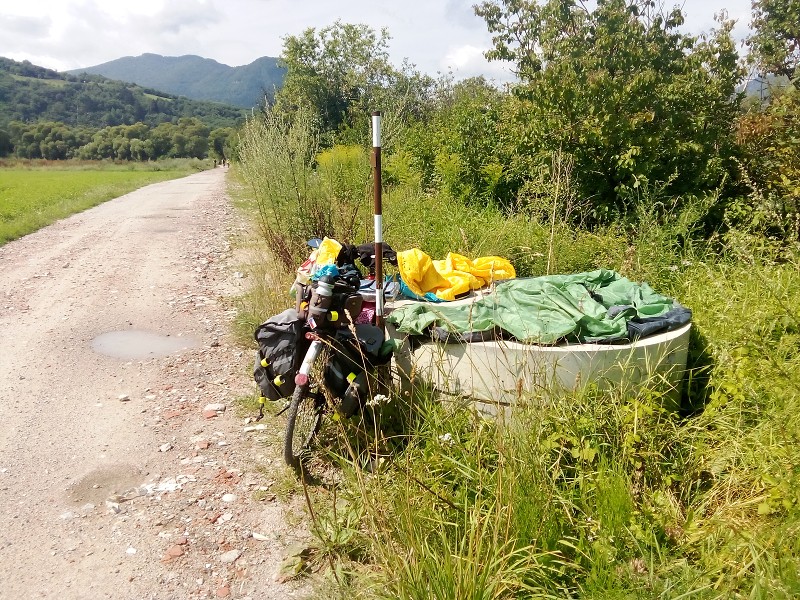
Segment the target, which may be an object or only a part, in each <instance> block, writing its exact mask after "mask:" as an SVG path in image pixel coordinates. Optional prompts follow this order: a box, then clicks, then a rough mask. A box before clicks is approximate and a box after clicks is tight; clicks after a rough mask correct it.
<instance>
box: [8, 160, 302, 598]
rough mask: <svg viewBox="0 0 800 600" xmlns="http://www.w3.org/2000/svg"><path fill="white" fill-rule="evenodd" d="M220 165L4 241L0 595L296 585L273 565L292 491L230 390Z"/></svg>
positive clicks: (228, 262)
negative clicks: (287, 492)
mask: <svg viewBox="0 0 800 600" xmlns="http://www.w3.org/2000/svg"><path fill="white" fill-rule="evenodd" d="M225 172H226V170H225V169H223V168H217V169H213V170H209V171H204V172H201V173H197V174H194V175H191V176H189V177H185V178H183V179H179V180H174V181H168V182H163V183H158V184H155V185H151V186H148V187H145V188H142V189H140V190H138V191H136V192H133V193H131V194H127V195H125V196H122V197H120V198H117V199H115V200H112V201H110V202H107V203H105V204H103V205H101V206H98V207H96V208H93V209H91V210H88V211H86V212H84V213H81V214H78V215H75V216H73V217H70V218H68V219H65V220H62V221H60V222H58V223H55V224H54V225H52V226H50V227H47V228H45V229H42V230H40V231H38V232H36V233H34V234H32V235H29V236H26V237H25V238H22V239H20V240H17V241H15V242H11V243H9V244H7V245H5V246H3V247H0V598H9V599H11V598H26V599H28V598H59V599H66V600H69V599H77V598H86V599H92V600H95V599H98V598H114V599H118V600H119V599H128V598H130V599H134V598H135V599H137V600H141V599H147V598H159V599H160V598H205V597H230V598H251V599H253V600H256V599H259V598H265V599H270V598H286V597H293V596H295V595H296V597H301V596H302V592H303V590H302V589H298V587H297V586H296V584H295V585H294V586H293V585H292V584H285V585H284V584H279V583H277V582H276V573H277V572H278V568H279V565H280V561H281V559H282V557H283V555H284V553H285V550H286V546H287V545H288V544H290V543H292V542H294V541H296V539H297V538H298V536H299V537H302V534H299V533H296V532H292V531H291V530H288V529H287V527H286V525H285V524H284V516H285V513H286V511H287V510H294V509H296V507H294V508H292V507H287V506H284V505H282V504H281V503H280V502H279V501H278V500H276V499H275V497H274V495H270V493H269V485H270V483H271V482H270V481H269V478H270V475H269V470H267V471H266V472H265V471H263V469H264V468H265V465H267V466H269V464H275V465H277V460H274V459H273V457H272V456H270V455H269V454H267V455H266V456H264V455H260V456H259V452H261V453H262V454H263V452H264V445H263V444H261V445H259V443H258V442H257V441H253V439H252V437H248V436H252V435H253V434H246V433H243V422H242V415H241V414H238V413H237V412H236V408H235V406H234V405H233V402H232V401H233V400H234V399H235V398H236V397H237V396H241V395H244V394H250V393H251V392H252V389H253V388H252V387H251V384H250V381H249V380H248V377H249V369H250V358H249V357H250V352H251V351H250V349H248V348H241V347H237V345H236V344H235V343H233V342H232V340H231V339H230V336H229V326H230V322H231V321H232V319H233V317H234V315H235V310H233V309H232V308H231V302H230V297H231V294H234V293H237V291H239V290H240V288H238V287H237V286H240V285H241V282H242V280H241V279H240V278H237V276H236V275H239V274H236V273H235V272H234V269H235V267H236V265H235V264H234V263H233V260H232V256H233V254H232V251H231V249H230V247H229V241H228V240H229V237H230V235H231V234H233V233H236V232H237V231H239V230H240V229H241V225H240V223H239V220H238V217H237V216H236V215H235V214H234V212H233V210H232V209H231V208H230V201H229V198H228V196H227V194H226V191H225V189H226V188H225ZM211 404H218V405H220V406H217V407H216V408H217V409H225V410H213V409H214V408H215V407H211V409H210V412H209V410H205V412H204V409H208V408H209V405H211ZM263 435H275V436H279V435H280V433H279V432H267V433H266V434H263ZM274 468H275V469H278V467H277V466H275V467H274ZM259 469H261V470H259Z"/></svg>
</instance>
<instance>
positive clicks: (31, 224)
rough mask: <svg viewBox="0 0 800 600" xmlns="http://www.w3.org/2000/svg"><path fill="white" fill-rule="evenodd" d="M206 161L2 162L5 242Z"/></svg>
mask: <svg viewBox="0 0 800 600" xmlns="http://www.w3.org/2000/svg"><path fill="white" fill-rule="evenodd" d="M205 166H206V165H205V163H204V162H203V161H197V160H170V161H165V162H156V163H124V164H119V163H104V162H88V161H75V162H74V163H73V162H70V161H61V162H57V163H56V162H54V161H4V162H2V163H0V245H2V244H5V243H7V242H9V241H11V240H14V239H17V238H20V237H22V236H24V235H27V234H29V233H32V232H34V231H36V230H37V229H41V228H42V227H46V226H47V225H50V224H51V223H54V222H55V221H57V220H59V219H63V218H65V217H68V216H70V215H72V214H75V213H78V212H81V211H83V210H86V209H88V208H91V207H93V206H96V205H98V204H101V203H102V202H105V201H107V200H110V199H112V198H116V197H117V196H121V195H123V194H126V193H128V192H131V191H133V190H135V189H138V188H140V187H143V186H145V185H149V184H151V183H157V182H159V181H165V180H167V179H175V178H177V177H183V176H185V175H188V174H190V173H193V172H196V171H197V170H202V169H203V168H205Z"/></svg>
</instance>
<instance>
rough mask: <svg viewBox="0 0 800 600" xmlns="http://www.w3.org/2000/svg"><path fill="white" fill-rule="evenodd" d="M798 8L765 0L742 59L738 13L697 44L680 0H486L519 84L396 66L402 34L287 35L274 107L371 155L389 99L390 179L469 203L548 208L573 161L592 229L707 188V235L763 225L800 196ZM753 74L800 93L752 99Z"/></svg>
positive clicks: (580, 206) (328, 138)
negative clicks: (309, 119) (551, 189)
mask: <svg viewBox="0 0 800 600" xmlns="http://www.w3.org/2000/svg"><path fill="white" fill-rule="evenodd" d="M799 11H800V8H798V7H797V5H796V3H788V4H787V3H785V2H779V1H778V0H756V1H755V2H754V3H753V21H752V27H753V34H752V35H751V37H750V38H749V39H748V41H747V43H748V45H749V47H750V54H749V57H748V58H747V60H745V59H743V57H742V56H740V54H739V52H738V51H737V47H736V44H735V43H734V40H733V38H732V35H731V33H732V29H733V25H734V23H733V21H732V20H730V19H729V18H728V17H727V14H726V13H724V12H723V13H722V14H720V15H718V16H717V25H716V26H715V28H713V29H712V30H711V31H710V32H706V33H703V34H702V35H699V36H693V35H689V34H687V33H684V32H683V31H682V30H681V26H682V25H683V21H684V18H683V13H682V11H681V10H680V9H679V8H675V9H670V10H666V9H665V8H664V7H663V5H662V3H658V2H652V1H650V0H604V1H602V2H598V3H597V6H596V7H594V8H590V7H588V5H586V4H584V3H583V2H578V1H575V0H547V1H541V2H536V1H531V0H487V1H484V2H482V3H480V4H478V5H476V6H475V12H476V14H477V15H478V16H480V17H482V18H483V19H484V21H485V22H486V25H487V28H488V30H489V32H490V33H491V34H492V36H493V48H492V49H491V50H490V51H489V52H488V53H487V57H488V58H489V59H490V60H502V61H506V62H507V63H508V64H510V65H511V66H512V68H513V70H514V72H515V74H516V76H517V82H516V83H514V84H512V85H509V86H506V87H505V88H500V87H498V86H496V85H494V84H492V83H491V82H488V81H486V80H485V79H483V78H475V79H470V80H466V81H460V82H455V81H453V79H452V78H451V77H448V76H444V77H439V78H437V79H434V78H431V77H429V76H426V75H423V74H421V73H419V72H417V71H416V70H415V69H414V68H413V66H410V65H407V64H404V65H403V66H401V67H399V68H398V67H395V66H393V65H392V64H390V62H389V60H388V53H387V51H386V48H387V46H388V42H389V39H390V38H389V35H388V32H386V31H385V30H384V31H381V32H375V31H373V30H372V29H370V28H369V27H367V26H364V25H352V24H346V23H341V22H336V23H335V24H333V25H331V26H328V27H324V28H321V29H315V28H309V29H307V30H306V31H304V32H303V33H302V34H300V35H296V36H287V38H285V42H284V48H283V52H282V55H281V59H282V61H283V63H284V64H285V65H286V67H287V75H286V79H285V81H284V86H283V87H282V88H281V90H279V92H278V93H277V95H276V98H275V102H274V104H273V105H272V106H270V107H266V110H267V111H268V112H269V113H270V114H271V115H273V116H274V115H281V116H283V117H285V118H287V119H289V120H291V118H292V117H293V116H294V115H297V114H299V113H301V112H305V113H307V114H311V115H312V116H313V118H314V119H315V120H316V125H317V128H318V132H319V135H320V139H321V142H322V144H323V146H326V145H327V146H333V145H336V144H359V145H362V146H365V147H367V146H368V145H369V115H370V113H371V112H372V111H373V110H377V109H380V110H382V111H383V112H384V114H385V116H386V117H385V119H384V128H385V143H384V150H385V153H386V155H387V157H386V159H385V169H386V172H387V174H386V176H387V178H388V181H390V182H391V181H393V180H400V179H403V180H409V179H415V180H418V181H419V182H420V184H421V185H422V186H424V187H425V188H427V189H431V190H435V191H437V192H445V193H447V194H449V195H451V196H453V197H456V198H458V199H461V200H463V201H464V202H468V203H469V202H478V203H494V204H497V205H500V206H503V207H505V208H507V209H509V210H526V211H531V212H534V213H535V212H537V211H538V212H545V213H546V212H547V211H548V210H549V209H550V208H552V207H548V206H545V205H543V204H542V199H543V198H545V197H547V196H548V194H546V193H545V191H547V190H546V189H545V188H547V187H548V186H551V185H552V184H553V182H554V181H556V180H557V179H558V176H559V172H558V171H559V170H561V171H564V170H567V171H568V174H569V182H570V193H571V194H574V201H573V202H572V203H571V205H572V207H573V210H572V213H571V214H572V217H573V218H574V219H576V220H580V221H582V222H584V223H587V224H591V223H593V222H594V223H597V222H608V221H609V220H611V219H614V218H617V217H619V216H624V215H625V214H626V213H627V212H628V211H630V210H632V209H633V207H634V206H635V205H636V204H637V203H638V202H640V201H641V200H642V199H643V198H651V199H653V202H661V203H662V204H664V205H665V206H666V205H670V206H672V207H673V208H679V207H680V205H681V204H682V202H684V201H685V200H686V199H691V198H698V197H702V196H704V195H709V194H710V195H714V196H715V198H716V200H715V202H713V203H711V206H710V207H709V209H708V213H707V214H706V215H705V216H704V219H705V220H706V221H707V222H708V223H709V224H710V225H709V226H710V227H712V226H716V225H718V224H719V223H720V222H721V220H722V219H750V220H753V221H756V220H761V221H762V222H763V221H764V220H768V221H770V226H774V227H775V228H777V229H781V228H785V227H789V226H790V224H791V223H790V222H791V221H792V219H794V220H795V221H796V219H797V218H798V217H797V215H798V198H800V172H798V168H797V165H798V164H800V136H798V129H797V126H798V114H800V97H799V96H798V89H797V85H798V79H797V76H798V72H797V65H798V59H799V57H798V48H800V40H798V39H797V36H798V33H797V28H796V24H797V23H798V22H800V14H797V13H798V12H799ZM748 72H750V73H756V74H759V75H765V74H768V73H772V74H779V75H786V76H788V77H790V80H791V82H792V85H789V86H788V87H784V88H781V89H778V88H776V89H772V90H771V94H770V96H769V97H768V98H767V99H765V101H763V102H761V101H758V99H756V100H753V99H749V98H745V95H744V93H743V91H741V90H742V88H743V84H744V83H745V78H746V76H747V74H748ZM759 194H760V195H761V198H762V200H761V201H755V200H754V198H757V197H758V196H759ZM666 200H668V201H666ZM665 216H668V215H665ZM793 227H794V228H795V230H796V229H797V226H796V225H794V226H793Z"/></svg>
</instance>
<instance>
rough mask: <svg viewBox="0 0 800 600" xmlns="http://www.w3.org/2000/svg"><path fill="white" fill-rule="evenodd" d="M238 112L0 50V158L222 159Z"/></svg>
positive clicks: (232, 139)
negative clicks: (13, 56)
mask: <svg viewBox="0 0 800 600" xmlns="http://www.w3.org/2000/svg"><path fill="white" fill-rule="evenodd" d="M243 119H244V111H242V110H241V109H237V108H234V107H231V106H226V105H223V104H213V103H209V102H198V101H194V100H189V99H188V98H183V97H178V96H170V95H168V94H164V93H162V92H158V91H155V90H152V89H145V88H141V87H139V86H136V85H133V84H128V83H122V82H119V81H111V80H108V79H105V78H104V77H100V76H99V75H85V76H83V77H81V78H78V77H76V76H74V75H66V74H62V73H57V72H55V71H51V70H49V69H43V68H42V67H37V66H35V65H32V64H30V63H29V62H22V63H18V62H15V61H13V60H9V59H6V58H2V57H0V157H3V156H15V157H17V158H44V159H47V160H62V159H69V158H83V159H88V160H95V159H104V158H110V159H114V160H156V159H162V158H205V157H207V156H208V157H213V158H216V159H218V160H222V159H227V158H230V157H232V156H233V154H234V152H235V150H234V149H233V145H234V142H235V135H234V131H235V129H234V128H235V127H236V126H237V125H238V124H239V123H241V121H242V120H243Z"/></svg>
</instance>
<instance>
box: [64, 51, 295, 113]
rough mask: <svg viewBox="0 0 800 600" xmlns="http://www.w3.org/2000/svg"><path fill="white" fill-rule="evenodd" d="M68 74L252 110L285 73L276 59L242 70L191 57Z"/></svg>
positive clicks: (128, 60) (121, 62)
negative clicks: (110, 80) (104, 79)
mask: <svg viewBox="0 0 800 600" xmlns="http://www.w3.org/2000/svg"><path fill="white" fill-rule="evenodd" d="M69 73H72V74H76V75H77V74H80V73H90V74H95V75H103V76H104V77H108V78H110V79H117V80H119V81H128V82H130V83H136V84H139V85H142V86H145V87H151V88H155V89H157V90H163V91H165V92H169V93H171V94H178V95H180V96H186V97H187V98H192V99H194V100H212V101H216V102H224V103H226V104H232V105H234V106H241V107H243V108H251V107H253V106H257V105H259V104H263V103H264V96H265V95H266V96H268V97H269V98H272V96H273V95H274V93H275V90H276V89H278V88H280V86H281V85H282V84H283V78H284V75H285V73H286V70H285V69H284V68H282V67H279V66H278V59H277V58H272V57H269V56H262V57H261V58H258V59H256V60H254V61H253V62H251V63H250V64H249V65H245V66H242V67H229V66H228V65H223V64H221V63H218V62H217V61H215V60H212V59H210V58H202V57H200V56H194V55H186V56H161V55H160V54H142V55H141V56H126V57H124V58H118V59H117V60H112V61H110V62H107V63H103V64H101V65H96V66H94V67H86V68H85V69H76V70H74V71H69Z"/></svg>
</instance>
